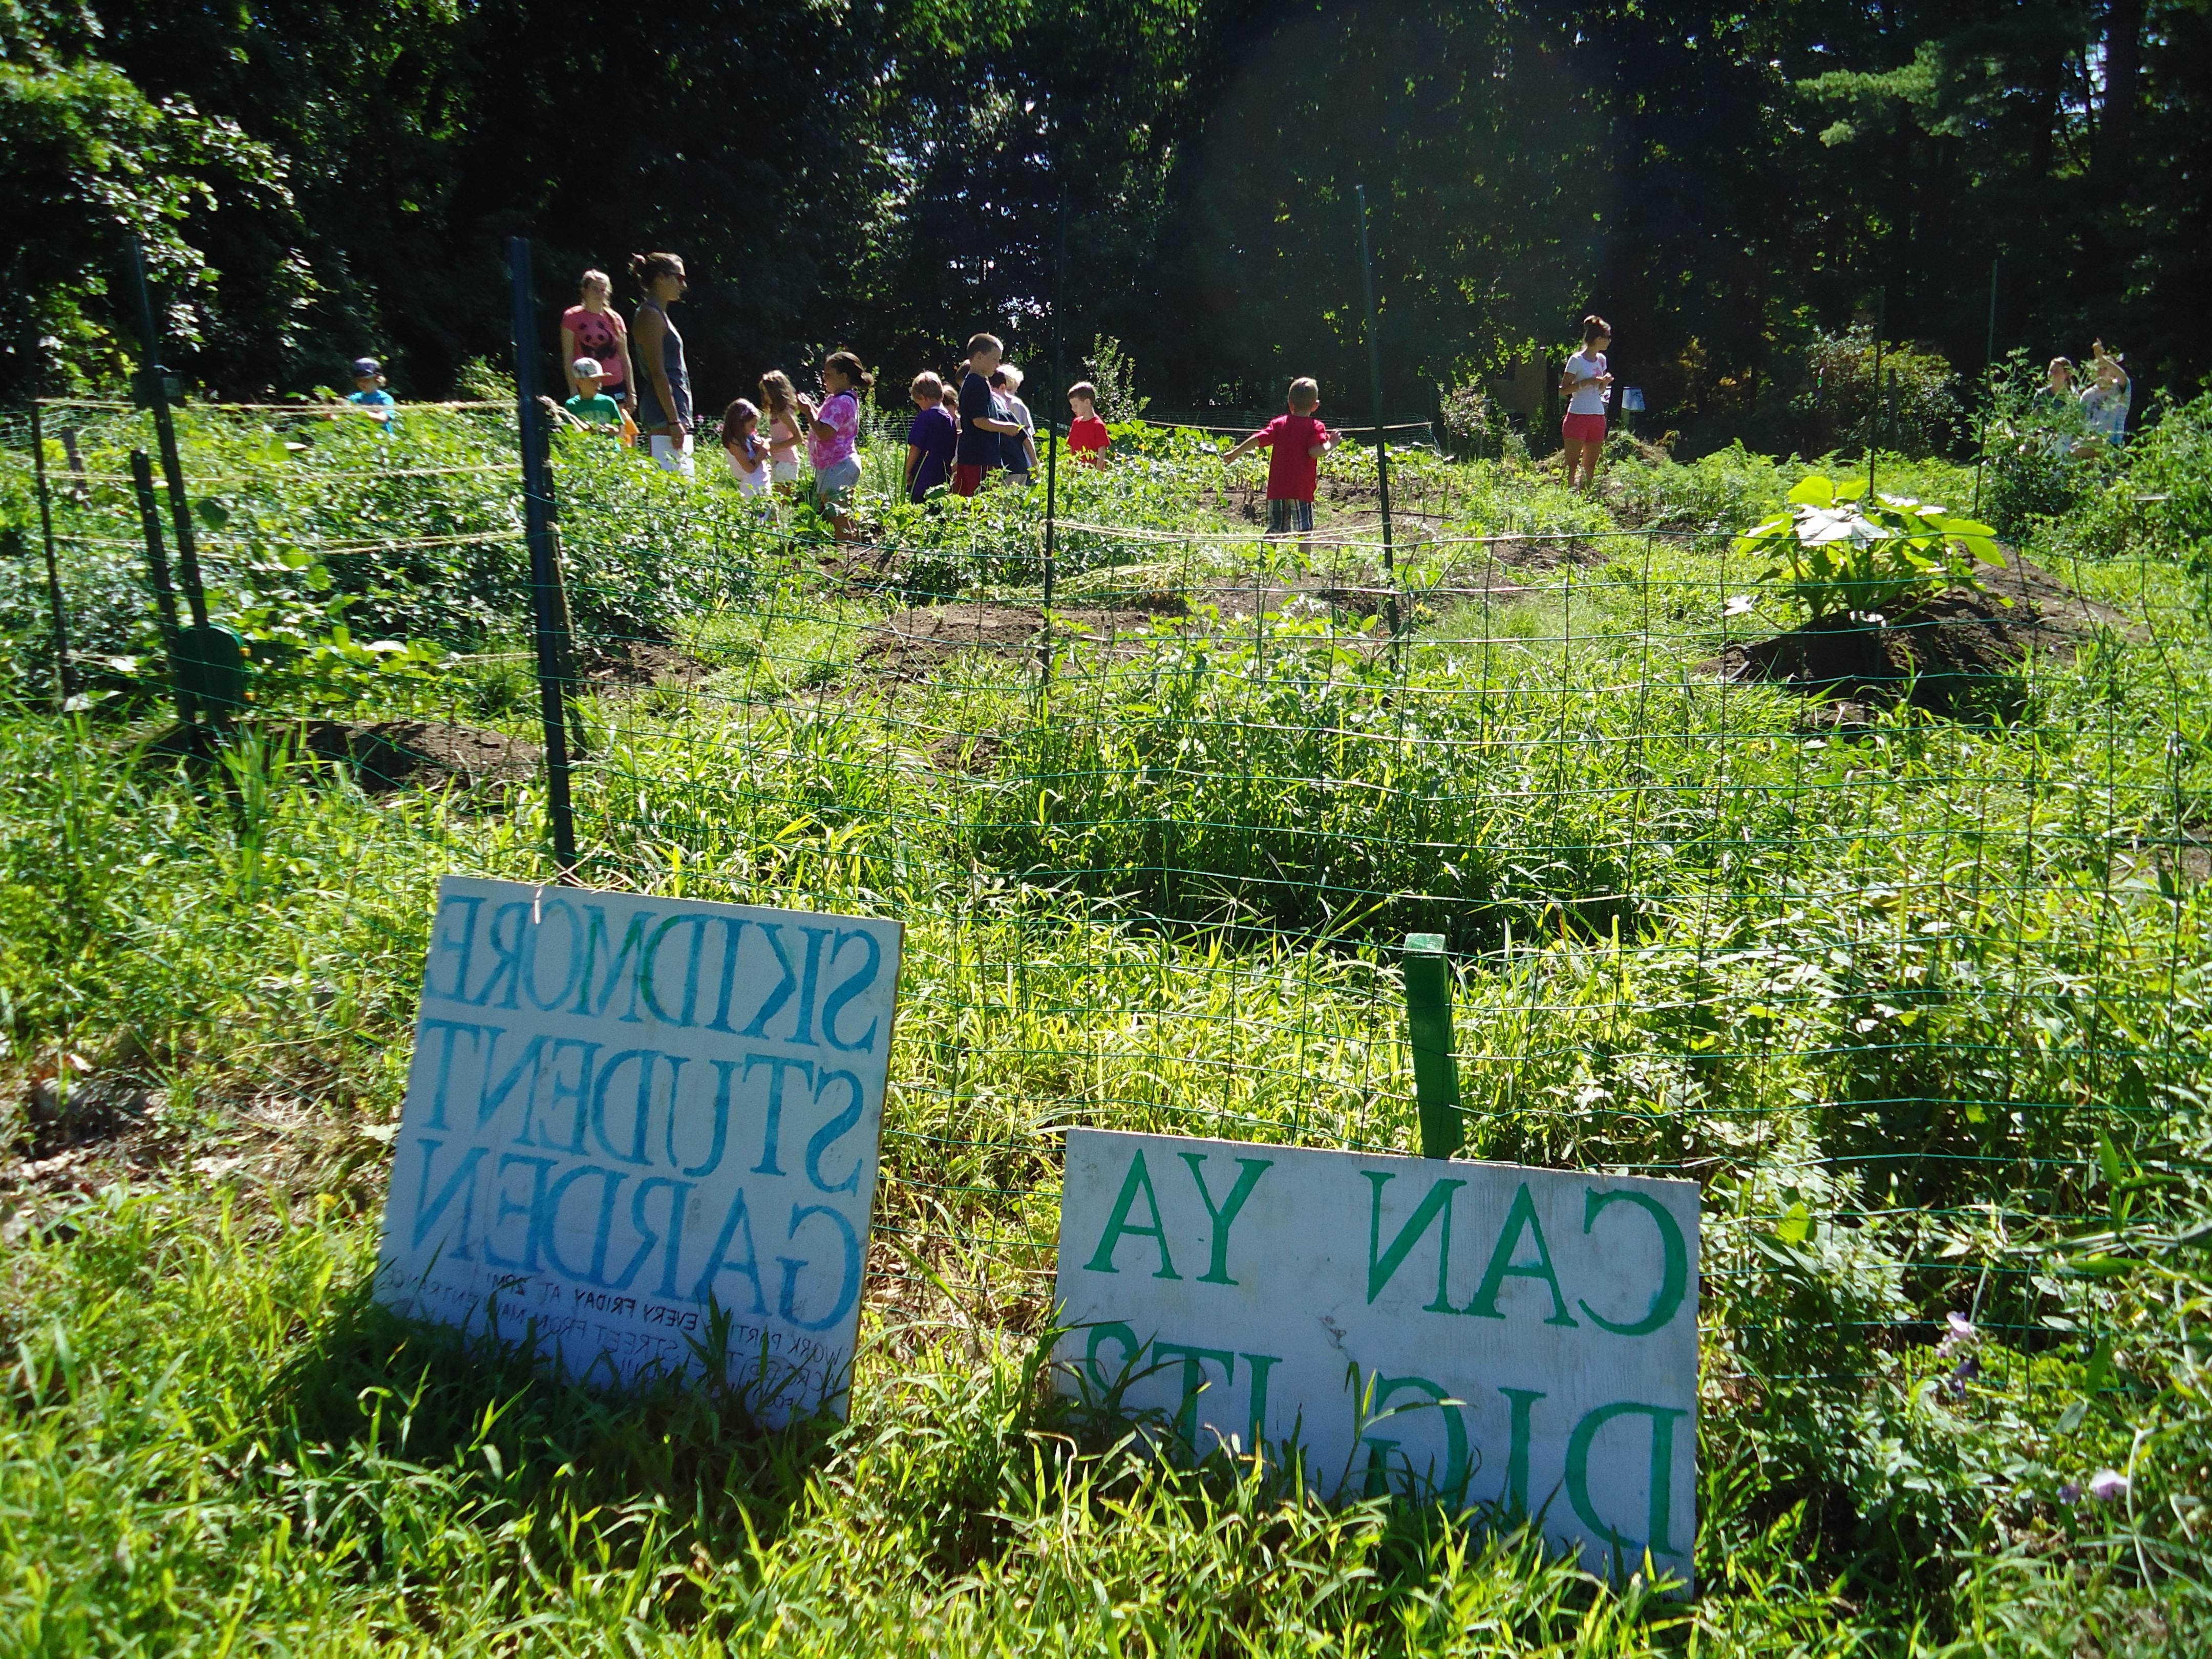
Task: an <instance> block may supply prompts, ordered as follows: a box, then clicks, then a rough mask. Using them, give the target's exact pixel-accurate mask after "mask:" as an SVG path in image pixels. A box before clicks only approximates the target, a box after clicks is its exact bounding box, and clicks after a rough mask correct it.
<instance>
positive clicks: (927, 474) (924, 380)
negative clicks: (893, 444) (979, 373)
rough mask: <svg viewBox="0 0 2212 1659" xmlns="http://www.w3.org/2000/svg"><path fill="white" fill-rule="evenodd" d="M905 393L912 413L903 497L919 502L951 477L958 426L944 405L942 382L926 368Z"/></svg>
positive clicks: (954, 417) (958, 436) (907, 432)
mask: <svg viewBox="0 0 2212 1659" xmlns="http://www.w3.org/2000/svg"><path fill="white" fill-rule="evenodd" d="M907 392H908V396H910V397H911V398H913V399H914V406H915V417H914V420H913V422H911V423H910V424H909V425H908V427H907V429H906V498H907V500H908V501H920V500H921V498H922V497H923V496H925V495H928V494H929V492H930V491H931V490H933V489H936V488H937V486H938V485H939V484H941V483H945V481H946V480H947V479H948V478H950V477H951V476H952V452H953V450H954V449H955V448H956V447H957V446H958V443H959V440H960V425H959V421H958V419H957V416H955V415H954V414H953V412H952V411H951V410H949V409H947V408H945V382H944V381H942V380H939V379H938V378H937V376H936V375H934V374H931V373H930V372H929V371H928V370H927V369H924V370H922V372H921V374H917V375H915V377H914V384H913V385H911V386H908V388H907Z"/></svg>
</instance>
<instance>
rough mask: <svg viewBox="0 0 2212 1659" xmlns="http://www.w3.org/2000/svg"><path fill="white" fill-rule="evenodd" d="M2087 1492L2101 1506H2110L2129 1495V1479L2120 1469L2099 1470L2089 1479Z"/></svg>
mask: <svg viewBox="0 0 2212 1659" xmlns="http://www.w3.org/2000/svg"><path fill="white" fill-rule="evenodd" d="M2087 1490H2088V1493H2089V1496H2090V1497H2092V1498H2095V1499H2096V1500H2097V1501H2098V1502H2099V1503H2100V1504H2110V1503H2112V1502H2113V1501H2114V1500H2115V1499H2118V1498H2124V1497H2126V1496H2127V1495H2128V1478H2127V1476H2125V1475H2124V1474H2121V1473H2120V1472H2119V1471H2118V1469H2099V1470H2098V1471H2097V1472H2096V1474H2093V1475H2091V1476H2090V1477H2089V1485H2088V1488H2087Z"/></svg>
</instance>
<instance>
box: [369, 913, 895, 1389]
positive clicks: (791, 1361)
mask: <svg viewBox="0 0 2212 1659" xmlns="http://www.w3.org/2000/svg"><path fill="white" fill-rule="evenodd" d="M899 944H900V929H899V927H898V924H897V923H896V922H890V921H873V920H870V919H866V918H861V917H845V916H824V915H808V914H805V913H802V912H796V911H788V910H769V909H758V908H750V907H747V906H741V905H730V904H709V903H702V902H695V901H675V900H666V899H653V898H644V897H640V896H637V895H635V894H626V893H595V892H587V891H584V890H580V889H576V888H562V887H550V888H533V887H528V886H519V885H516V884H512V883H507V882H495V881H477V880H468V879H463V878H458V877H448V878H446V880H444V881H443V882H442V883H441V884H440V886H439V890H438V914H437V919H436V921H435V924H434V927H433V930H432V933H431V939H430V949H429V953H428V961H427V963H426V965H425V968H424V972H423V976H422V1012H421V1014H420V1016H419V1018H418V1020H417V1023H416V1033H415V1056H414V1062H413V1067H412V1069H411V1071H410V1073H409V1076H408V1087H407V1101H406V1106H405V1109H404V1112H403V1115H402V1117H401V1122H400V1129H399V1134H398V1142H397V1146H396V1149H395V1157H394V1161H393V1165H392V1193H391V1197H390V1199H389V1200H388V1201H387V1205H386V1211H385V1219H384V1241H383V1248H382V1250H381V1253H380V1258H379V1263H378V1279H377V1283H378V1294H379V1296H380V1297H381V1298H382V1299H383V1300H384V1301H386V1303H388V1304H392V1306H394V1307H396V1308H398V1309H399V1310H401V1311H403V1312H406V1313H409V1314H411V1315H413V1316H417V1317H423V1318H430V1319H435V1320H438V1321H441V1322H446V1323H449V1324H453V1325H458V1326H461V1327H463V1328H466V1329H470V1330H471V1331H476V1332H480V1333H489V1334H496V1335H499V1336H501V1337H504V1338H507V1339H508V1340H520V1339H522V1338H524V1337H526V1336H527V1335H531V1334H534V1335H535V1338H536V1340H537V1341H538V1345H539V1347H540V1350H541V1352H547V1353H549V1354H551V1355H557V1357H558V1358H559V1360H560V1362H561V1364H562V1366H563V1367H564V1368H566V1369H567V1370H568V1371H569V1372H571V1373H572V1374H574V1375H576V1376H581V1377H585V1378H586V1379H590V1378H592V1377H594V1376H596V1377H597V1380H599V1381H601V1382H609V1383H619V1382H625V1381H629V1380H631V1379H634V1378H635V1377H636V1376H639V1375H640V1374H641V1373H649V1372H652V1371H654V1370H666V1371H682V1370H690V1369H694V1368H696V1366H697V1365H698V1364H702V1363H706V1364H715V1365H718V1366H720V1368H722V1369H723V1370H724V1372H725V1374H726V1376H728V1378H729V1379H730V1381H731V1382H732V1383H736V1384H738V1385H740V1386H742V1387H744V1389H746V1391H747V1393H748V1395H749V1396H750V1399H751V1401H752V1402H753V1404H754V1407H755V1408H756V1410H757V1413H758V1414H759V1415H760V1416H761V1417H762V1418H763V1419H764V1420H766V1421H769V1422H781V1421H783V1420H785V1419H787V1418H789V1417H791V1416H793V1415H794V1414H799V1415H803V1414H805V1413H809V1412H812V1411H814V1410H817V1409H819V1408H822V1407H829V1409H831V1410H838V1411H842V1408H843V1406H844V1402H845V1395H846V1390H847V1388H848V1383H849V1380H850V1374H851V1370H852V1356H853V1344H854V1334H855V1331H856V1328H857V1325H858V1322H859V1318H860V1275H861V1268H862V1265H863V1261H864V1259H865V1255H866V1243H867V1237H868V1219H869V1206H870V1204H871V1202H872V1199H873V1197H874V1194H875V1185H876V1158H877V1143H878V1132H879V1129H880V1127H881V1124H882V1119H883V1104H884V1077H885V1073H886V1069H887V1061H888V1059H889V1055H890V1040H891V1017H892V1006H893V994H894V991H895V988H896V985H897V982H898V963H899ZM718 1312H719V1313H720V1314H721V1315H724V1316H726V1330H724V1329H722V1328H721V1326H722V1324H723V1321H721V1320H718V1318H717V1317H716V1314H717V1313H718ZM718 1334H719V1335H721V1336H722V1337H723V1338H724V1346H722V1347H721V1348H720V1351H719V1352H717V1351H716V1350H715V1349H714V1347H713V1346H712V1344H713V1341H714V1338H715V1337H716V1336H717V1335H718Z"/></svg>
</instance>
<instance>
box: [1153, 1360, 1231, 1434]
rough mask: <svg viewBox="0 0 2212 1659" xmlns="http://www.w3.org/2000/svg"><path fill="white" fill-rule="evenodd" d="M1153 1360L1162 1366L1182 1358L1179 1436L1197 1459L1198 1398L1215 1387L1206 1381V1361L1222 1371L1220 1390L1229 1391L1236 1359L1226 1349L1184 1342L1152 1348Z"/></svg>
mask: <svg viewBox="0 0 2212 1659" xmlns="http://www.w3.org/2000/svg"><path fill="white" fill-rule="evenodd" d="M1152 1353H1153V1356H1154V1357H1155V1358H1157V1359H1158V1361H1159V1363H1160V1364H1163V1365H1164V1364H1167V1363H1168V1359H1169V1358H1170V1356H1171V1355H1180V1356H1182V1399H1181V1401H1179V1403H1178V1404H1177V1405H1176V1433H1177V1434H1179V1435H1181V1436H1182V1443H1183V1444H1184V1445H1186V1446H1188V1447H1189V1448H1190V1455H1192V1456H1193V1457H1195V1456H1197V1455H1198V1396H1199V1395H1200V1393H1202V1392H1203V1391H1204V1390H1206V1389H1210V1388H1212V1386H1213V1384H1212V1383H1210V1382H1208V1381H1207V1380H1206V1361H1207V1360H1209V1359H1211V1360H1212V1362H1213V1363H1214V1364H1217V1365H1218V1366H1220V1367H1221V1386H1222V1387H1223V1388H1228V1387H1229V1386H1230V1385H1231V1384H1232V1383H1235V1382H1236V1381H1237V1356H1236V1355H1235V1354H1233V1353H1231V1352H1230V1351H1229V1350H1228V1349H1226V1348H1198V1347H1193V1346H1190V1345H1189V1344H1188V1343H1185V1342H1161V1341H1158V1340H1155V1341H1154V1342H1153V1344H1152Z"/></svg>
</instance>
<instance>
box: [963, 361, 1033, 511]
mask: <svg viewBox="0 0 2212 1659" xmlns="http://www.w3.org/2000/svg"><path fill="white" fill-rule="evenodd" d="M1005 351H1006V347H1005V346H1004V345H1003V344H1002V343H1000V340H999V337H998V336H997V335H995V334H976V335H971V336H970V337H969V341H968V373H967V374H966V375H965V376H963V378H962V380H961V382H960V438H959V442H958V443H957V446H956V447H955V448H954V450H953V455H952V493H953V494H954V495H974V494H975V492H976V491H977V490H978V489H981V488H982V487H983V472H984V469H985V468H987V467H993V466H996V465H998V464H999V462H1000V459H1001V458H1002V455H1003V446H1001V445H1000V439H1001V438H1004V437H1006V436H1008V435H1010V434H1016V433H1018V432H1020V431H1021V428H1020V427H1018V426H1017V425H1015V424H1014V422H1012V421H1006V420H1001V419H1000V418H999V411H998V406H997V405H996V404H994V403H993V402H992V401H991V371H992V370H993V369H994V368H998V366H999V359H1000V356H1002V355H1004V353H1005Z"/></svg>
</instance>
